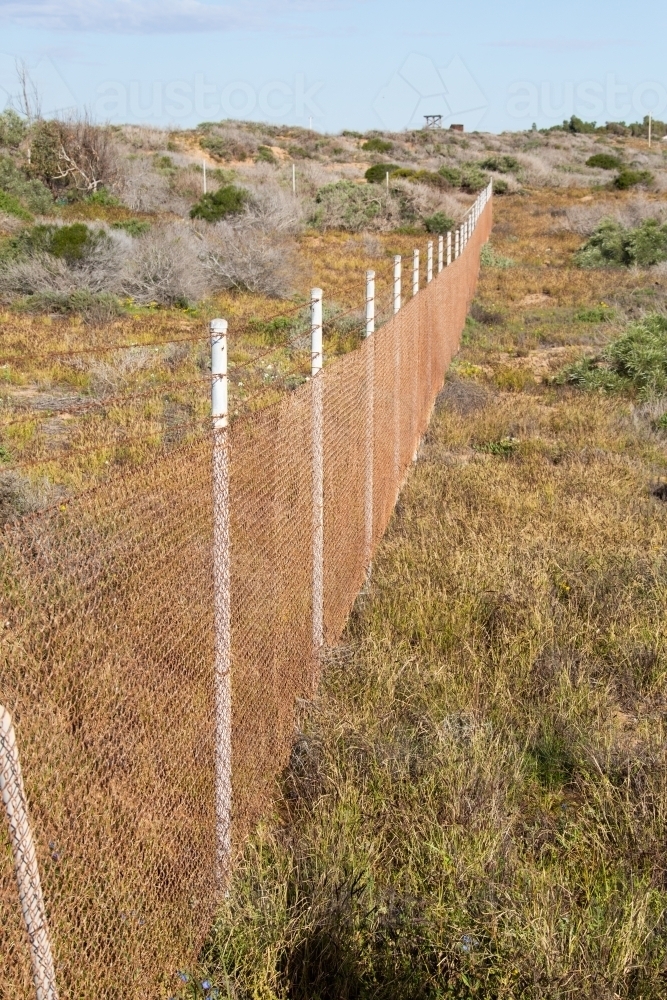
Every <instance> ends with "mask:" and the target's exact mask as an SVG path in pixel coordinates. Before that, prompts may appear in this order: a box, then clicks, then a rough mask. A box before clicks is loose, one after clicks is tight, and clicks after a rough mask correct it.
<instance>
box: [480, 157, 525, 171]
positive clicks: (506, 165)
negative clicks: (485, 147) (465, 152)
mask: <svg viewBox="0 0 667 1000" xmlns="http://www.w3.org/2000/svg"><path fill="white" fill-rule="evenodd" d="M479 165H480V167H481V169H482V170H495V171H496V172H497V173H501V174H515V173H517V172H518V171H519V169H520V164H519V161H518V160H517V159H516V157H514V156H508V155H505V156H500V155H494V156H487V157H486V159H484V160H482V161H481V162H480V164H479Z"/></svg>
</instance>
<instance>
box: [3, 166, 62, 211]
mask: <svg viewBox="0 0 667 1000" xmlns="http://www.w3.org/2000/svg"><path fill="white" fill-rule="evenodd" d="M0 191H4V192H5V194H8V195H11V196H12V197H13V198H15V199H16V200H17V201H19V202H20V203H21V205H22V206H23V207H24V209H27V211H28V212H30V213H32V214H33V215H47V214H48V213H49V212H52V211H53V196H52V195H51V192H50V191H49V189H48V188H47V187H46V186H45V185H44V184H42V182H41V181H39V180H36V179H34V180H29V179H28V178H27V177H26V176H25V174H24V173H23V171H21V170H19V168H18V167H17V166H16V164H15V163H14V161H13V160H11V159H9V157H6V156H5V157H0Z"/></svg>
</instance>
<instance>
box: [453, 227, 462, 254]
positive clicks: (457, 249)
mask: <svg viewBox="0 0 667 1000" xmlns="http://www.w3.org/2000/svg"><path fill="white" fill-rule="evenodd" d="M460 253H461V227H460V226H457V227H456V233H455V240H454V260H458V257H459V254H460Z"/></svg>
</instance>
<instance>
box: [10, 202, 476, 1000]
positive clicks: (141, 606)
mask: <svg viewBox="0 0 667 1000" xmlns="http://www.w3.org/2000/svg"><path fill="white" fill-rule="evenodd" d="M490 193H491V192H490V190H486V191H484V192H482V194H481V195H480V197H479V198H478V200H477V201H476V203H475V206H474V207H473V211H471V212H470V213H468V216H467V218H466V220H464V222H463V224H462V225H461V226H460V227H458V228H457V230H456V232H455V234H454V237H455V238H454V240H453V241H452V240H451V238H448V239H447V243H446V245H445V243H444V241H440V240H439V242H438V268H437V274H435V275H434V274H433V270H434V266H433V265H434V253H433V246H432V245H431V246H430V247H428V248H427V258H426V279H427V280H426V282H425V284H424V285H423V287H421V289H420V288H419V271H418V269H419V258H418V257H417V256H415V257H413V292H414V293H415V294H413V295H412V296H411V297H410V298H408V299H407V301H405V302H403V299H402V288H401V283H402V261H401V259H400V257H399V258H396V259H395V261H394V265H393V273H394V282H393V289H392V300H393V310H394V312H393V316H392V317H391V318H390V319H389V321H388V322H386V323H385V324H384V325H383V326H381V327H379V328H377V329H376V312H375V306H376V302H375V287H374V279H375V276H374V274H373V272H368V274H367V279H366V280H367V284H366V310H365V327H364V332H365V337H364V338H363V341H362V343H361V345H360V347H359V348H358V349H357V350H356V351H354V352H352V353H350V354H347V355H344V356H342V357H340V358H337V359H335V360H333V361H332V362H330V363H329V364H323V361H324V358H323V347H322V293H321V290H319V289H318V290H315V294H314V295H313V300H312V303H311V327H312V345H311V346H312V370H311V378H310V380H309V381H307V382H306V383H305V384H302V385H301V386H300V387H299V388H298V389H296V390H294V391H293V392H290V393H287V394H285V395H284V396H283V397H282V398H281V400H280V401H279V402H278V403H276V404H274V405H272V406H269V407H266V408H265V409H260V410H257V411H255V412H252V413H249V414H247V415H245V416H243V417H242V418H239V419H238V420H237V421H235V422H233V423H232V424H231V425H229V422H228V411H227V406H228V400H227V355H226V333H227V329H226V324H225V323H224V321H216V322H215V323H214V325H213V327H212V330H211V335H212V336H211V348H212V373H211V394H212V416H213V431H212V436H211V435H209V434H207V433H202V434H201V436H200V437H197V438H194V439H191V440H188V441H187V442H185V443H183V444H182V445H179V446H178V447H175V448H174V449H173V450H172V451H170V452H168V453H166V454H163V455H161V456H159V458H157V459H156V460H155V461H154V462H152V463H149V464H146V465H145V466H142V467H140V468H137V469H134V470H133V471H131V472H129V473H126V474H125V475H124V476H120V475H119V476H118V477H112V478H110V479H109V480H108V481H107V482H106V483H105V484H104V485H103V486H101V487H98V488H96V489H94V490H92V491H90V492H89V493H87V494H85V495H82V496H79V497H74V498H72V499H71V500H69V501H68V502H67V503H65V504H61V505H59V506H56V507H54V508H51V509H49V510H48V511H45V512H43V513H41V514H38V515H32V516H31V517H30V518H27V519H25V520H23V521H20V522H17V523H15V524H12V525H9V526H8V527H7V528H6V529H5V531H4V534H3V536H2V538H1V539H0V574H1V576H2V584H3V587H2V591H0V595H1V596H0V602H1V603H0V622H1V623H3V628H2V631H1V632H0V638H1V639H2V654H1V656H2V660H1V661H0V696H1V698H2V701H3V704H5V705H6V706H7V708H8V711H9V712H11V716H12V719H13V723H14V726H15V727H16V742H15V743H14V744H12V745H13V746H16V745H17V744H18V747H19V749H20V754H21V765H22V770H23V778H24V781H25V796H24V799H23V801H24V802H25V803H27V807H26V808H29V815H30V823H31V826H32V831H33V834H34V841H33V845H34V846H33V847H32V849H31V850H32V851H33V853H32V854H31V853H30V850H29V849H28V848H29V845H30V828H29V827H28V826H27V815H28V813H27V811H24V815H25V817H26V822H25V824H23V826H22V827H21V830H22V831H23V832H22V833H21V836H20V837H19V841H20V843H18V842H17V838H16V836H15V832H11V831H12V830H15V829H16V828H12V827H11V819H10V826H9V831H10V833H9V837H10V839H8V840H6V843H5V838H6V837H7V833H6V831H5V829H4V828H3V826H2V824H0V954H1V955H2V956H3V962H2V964H1V967H0V996H11V997H12V998H13V1000H14V998H16V1000H23V998H27V997H29V996H31V995H33V990H34V986H35V985H36V984H37V981H38V980H37V974H35V978H34V979H33V975H32V971H31V969H32V967H31V955H32V960H33V962H34V961H37V962H38V965H39V967H40V969H41V975H42V976H43V977H44V979H43V981H44V983H48V982H50V983H53V965H54V966H55V976H56V979H57V987H58V994H59V996H60V997H61V998H63V1000H65V998H66V1000H70V998H71V1000H84V998H85V1000H87V998H88V997H90V996H93V995H95V996H98V995H99V996H105V997H111V998H114V1000H116V998H117V1000H120V998H121V997H122V998H123V1000H135V998H136V1000H138V998H139V997H142V998H143V997H145V996H146V995H156V996H170V995H172V993H173V992H174V989H175V982H174V975H175V973H176V971H177V970H178V968H182V967H183V965H185V964H188V963H191V962H193V961H194V959H195V957H196V955H197V951H198V949H199V948H200V947H201V944H202V943H203V940H204V938H205V936H206V934H207V932H208V931H209V929H210V927H211V922H212V919H213V917H214V914H215V909H216V906H217V904H218V901H219V899H220V893H221V891H222V890H223V888H224V885H225V881H226V878H227V875H228V872H229V868H230V865H231V864H232V863H233V857H234V853H235V852H237V851H238V850H239V849H240V848H241V846H242V843H243V840H244V838H245V836H246V835H247V833H248V832H249V831H250V830H251V829H252V827H253V824H254V823H255V822H256V821H257V819H258V818H259V817H261V815H262V814H263V813H264V812H265V810H266V809H267V807H268V806H269V804H270V802H271V799H272V797H273V795H274V790H275V781H276V777H277V775H278V774H279V773H280V771H281V769H282V768H283V767H284V766H285V765H286V764H287V763H288V761H289V757H290V752H291V747H292V744H293V740H294V732H295V705H296V704H297V702H298V700H299V699H304V698H305V699H308V698H310V697H312V694H313V687H314V684H315V683H316V682H317V678H318V672H319V654H320V652H321V649H322V647H323V646H324V645H329V646H331V645H335V644H336V643H337V642H338V641H339V638H340V635H341V633H342V630H343V628H344V626H345V622H346V620H347V617H348V615H349V612H350V610H351V607H352V604H353V602H354V600H355V598H356V595H357V594H358V592H359V590H360V588H361V587H362V586H363V584H364V581H365V580H366V578H367V574H368V572H369V569H370V565H371V559H372V554H373V551H374V549H375V546H376V545H377V544H378V542H379V540H380V539H381V537H382V535H383V533H384V531H385V528H386V526H387V524H388V522H389V519H390V517H391V514H392V511H393V508H394V504H395V501H396V497H397V495H398V492H399V490H400V488H401V485H402V482H403V479H404V477H405V475H406V473H407V471H408V469H409V467H410V464H411V462H412V461H413V458H414V455H415V453H416V449H417V448H418V445H419V441H420V439H421V436H422V435H423V433H424V431H425V429H426V427H427V425H428V421H429V419H430V415H431V411H432V408H433V405H434V401H435V398H436V396H437V393H438V391H439V389H440V387H441V385H442V382H443V379H444V375H445V372H446V370H447V366H448V364H449V362H450V360H451V358H452V356H453V355H454V353H455V352H456V350H457V349H458V343H459V338H460V334H461V331H462V329H463V326H464V323H465V317H466V313H467V309H468V306H469V304H470V301H471V299H472V296H473V293H474V288H475V283H476V280H477V274H478V269H479V252H480V248H481V245H482V243H483V242H484V241H485V240H486V238H487V237H488V234H489V231H490V228H491V208H492V206H491V198H490ZM452 243H453V244H454V255H453V257H452ZM445 255H446V256H445ZM445 260H446V261H447V265H446V264H445ZM441 263H442V268H441V267H440V264H441ZM415 278H416V279H417V280H416V281H415ZM4 746H6V743H5V744H3V747H4ZM17 759H18V758H16V760H17ZM3 760H4V758H3ZM0 763H2V762H0ZM3 773H4V772H3ZM3 796H4V787H3ZM3 800H4V799H3ZM21 844H22V845H23V847H22V848H21ZM26 845H28V848H27V847H26ZM21 850H23V852H24V855H25V856H26V857H33V858H35V859H36V867H35V868H34V871H33V873H32V875H30V874H29V873H28V874H26V871H25V870H24V869H21V868H20V865H19V863H18V862H16V865H15V866H14V864H13V863H12V858H13V857H18V856H19V853H20V851H21ZM35 871H36V872H37V882H35V878H34V872H35ZM17 875H18V878H19V884H20V885H21V886H22V888H21V889H20V896H19V894H17V892H16V876H17ZM40 879H41V888H42V891H43V900H44V904H43V910H42V911H40V912H41V914H42V915H41V916H39V917H38V918H37V921H36V922H34V921H33V923H32V924H30V922H29V920H28V922H26V919H24V911H22V910H21V906H20V905H19V898H21V899H25V898H27V897H26V891H25V886H26V885H28V886H32V889H31V890H30V891H31V892H32V898H33V899H39V894H38V893H37V889H36V888H35V886H37V888H38V887H39V880H40ZM26 880H27V881H26ZM31 880H32V881H31ZM30 919H32V918H30ZM47 919H48V927H49V931H50V938H51V944H52V954H53V965H50V964H49V962H50V959H49V958H48V955H47V952H46V951H45V950H44V947H43V941H44V939H45V938H44V935H46V926H47V925H46V920H47ZM31 927H32V930H31ZM35 928H37V929H41V932H43V937H42V938H41V939H40V940H41V942H42V943H41V944H40V945H39V947H38V948H36V947H35V941H36V939H35V936H34V931H35ZM46 940H47V943H48V938H46ZM31 944H32V946H33V947H32V951H31ZM36 955H37V959H36V958H35V956H36ZM40 956H41V957H40ZM49 976H50V977H51V978H50V979H49ZM49 988H50V987H49ZM55 989H56V987H55V985H54V986H53V987H52V988H51V992H48V990H47V991H46V992H44V990H46V987H44V989H43V992H42V994H41V996H42V997H43V998H44V1000H55V995H56V994H55Z"/></svg>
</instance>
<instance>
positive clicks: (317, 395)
mask: <svg viewBox="0 0 667 1000" xmlns="http://www.w3.org/2000/svg"><path fill="white" fill-rule="evenodd" d="M310 322H311V335H310V336H311V348H310V349H311V366H310V374H311V378H312V384H313V389H312V392H313V649H314V652H315V656H316V658H317V657H318V655H319V653H320V650H321V649H322V646H323V645H324V412H323V410H324V407H323V396H322V379H321V378H319V375H320V372H321V371H322V365H323V363H324V358H323V344H322V289H321V288H313V290H312V292H311V297H310ZM315 669H316V670H317V663H316V664H315ZM314 688H315V682H314V683H313V689H314Z"/></svg>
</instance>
